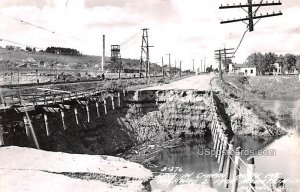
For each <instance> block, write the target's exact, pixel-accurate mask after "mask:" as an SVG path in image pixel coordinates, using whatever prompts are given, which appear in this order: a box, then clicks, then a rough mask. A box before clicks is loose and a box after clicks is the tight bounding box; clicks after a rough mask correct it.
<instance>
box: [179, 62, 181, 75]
mask: <svg viewBox="0 0 300 192" xmlns="http://www.w3.org/2000/svg"><path fill="white" fill-rule="evenodd" d="M179 65H180V66H179V67H180V70H179V76H180V77H181V60H180V64H179Z"/></svg>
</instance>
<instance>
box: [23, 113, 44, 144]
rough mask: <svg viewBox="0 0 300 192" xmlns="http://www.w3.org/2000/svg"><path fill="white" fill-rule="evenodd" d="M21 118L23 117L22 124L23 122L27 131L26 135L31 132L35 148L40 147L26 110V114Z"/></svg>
mask: <svg viewBox="0 0 300 192" xmlns="http://www.w3.org/2000/svg"><path fill="white" fill-rule="evenodd" d="M23 119H24V124H25V130H26V131H27V132H28V133H26V134H27V136H28V137H29V136H30V133H31V135H32V137H33V141H34V144H35V146H36V148H37V149H40V145H39V142H38V140H37V137H36V135H35V131H34V129H33V126H32V123H31V121H30V119H29V115H28V114H27V112H26V115H25V116H24V117H23ZM29 131H30V133H29Z"/></svg>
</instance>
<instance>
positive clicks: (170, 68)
mask: <svg viewBox="0 0 300 192" xmlns="http://www.w3.org/2000/svg"><path fill="white" fill-rule="evenodd" d="M167 55H169V78H170V79H171V53H168V54H167Z"/></svg>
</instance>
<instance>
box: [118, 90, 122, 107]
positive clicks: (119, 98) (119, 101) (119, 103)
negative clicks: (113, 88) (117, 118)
mask: <svg viewBox="0 0 300 192" xmlns="http://www.w3.org/2000/svg"><path fill="white" fill-rule="evenodd" d="M118 107H121V95H120V92H118Z"/></svg>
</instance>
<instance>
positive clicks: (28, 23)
mask: <svg viewBox="0 0 300 192" xmlns="http://www.w3.org/2000/svg"><path fill="white" fill-rule="evenodd" d="M4 15H5V16H7V17H10V18H12V19H14V20H16V21H19V22H21V23H24V24H26V25H30V26H32V27H35V28H38V29H41V30H44V31H47V32H50V33H52V34H54V33H55V32H54V31H52V30H50V29H47V28H45V27H41V26H39V25H35V24H33V23H30V22H28V21H25V20H22V19H19V18H17V17H14V16H10V15H6V14H4Z"/></svg>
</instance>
